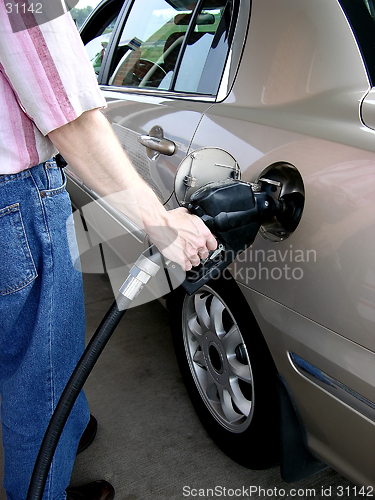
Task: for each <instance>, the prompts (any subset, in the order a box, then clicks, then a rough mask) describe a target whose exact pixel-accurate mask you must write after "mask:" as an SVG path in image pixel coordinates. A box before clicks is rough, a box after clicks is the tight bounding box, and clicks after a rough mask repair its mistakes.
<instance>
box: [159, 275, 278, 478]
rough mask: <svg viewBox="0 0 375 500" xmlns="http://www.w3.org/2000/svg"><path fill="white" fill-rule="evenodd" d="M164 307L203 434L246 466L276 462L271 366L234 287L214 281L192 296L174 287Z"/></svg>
mask: <svg viewBox="0 0 375 500" xmlns="http://www.w3.org/2000/svg"><path fill="white" fill-rule="evenodd" d="M228 277H229V275H227V278H228ZM167 306H168V310H169V312H170V317H171V327H172V334H173V343H174V347H175V352H176V356H177V361H178V364H179V367H180V371H181V374H182V377H183V380H184V383H185V385H186V388H187V391H188V394H189V396H190V398H191V401H192V403H193V406H194V408H195V410H196V412H197V414H198V416H199V418H200V420H201V421H202V423H203V425H204V427H205V429H206V431H207V432H208V434H209V435H210V436H211V438H212V439H213V440H214V441H215V442H216V444H217V445H218V446H219V447H220V448H221V449H222V450H223V451H224V452H225V453H226V454H227V455H228V456H229V457H231V458H232V459H233V460H235V461H236V462H238V463H239V464H241V465H243V466H245V467H249V468H252V469H261V468H266V467H269V466H271V465H274V464H276V463H277V461H278V454H279V424H278V404H277V393H276V370H275V367H274V364H273V361H272V358H271V356H270V353H269V351H268V348H267V345H266V343H265V341H264V338H263V336H262V334H261V332H260V330H259V327H258V325H257V324H256V321H255V319H254V317H253V315H252V313H251V310H250V309H249V306H248V305H247V302H246V301H245V299H244V297H243V296H242V294H241V293H240V291H239V289H238V287H237V285H236V284H235V283H234V281H233V280H232V278H230V279H229V280H228V279H223V278H222V279H220V280H212V281H211V282H210V283H209V284H207V285H205V286H203V287H202V288H201V289H200V290H198V291H197V292H196V293H194V294H192V295H191V296H189V295H187V294H186V293H185V292H184V290H182V289H181V288H180V289H178V290H176V291H175V292H174V293H173V294H171V295H170V297H169V298H168V302H167Z"/></svg>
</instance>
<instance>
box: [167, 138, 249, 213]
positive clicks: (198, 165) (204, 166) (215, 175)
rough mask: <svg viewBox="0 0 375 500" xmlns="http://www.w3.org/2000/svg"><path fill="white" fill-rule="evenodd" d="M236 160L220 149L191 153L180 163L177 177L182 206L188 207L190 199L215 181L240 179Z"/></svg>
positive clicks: (176, 187) (210, 148)
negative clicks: (196, 192)
mask: <svg viewBox="0 0 375 500" xmlns="http://www.w3.org/2000/svg"><path fill="white" fill-rule="evenodd" d="M240 178H241V171H240V167H239V165H238V163H237V161H236V159H235V158H234V157H233V156H232V155H231V154H229V153H228V152H227V151H224V150H223V149H220V148H214V147H207V148H201V149H196V150H195V151H192V152H191V153H189V154H188V155H187V156H186V157H185V158H184V160H182V162H181V163H180V165H179V167H178V170H177V172H176V176H175V195H176V198H177V201H178V203H179V205H180V206H182V207H185V206H187V205H188V203H189V200H190V197H191V195H192V194H193V193H195V191H197V190H198V189H199V188H201V187H202V186H205V185H206V184H208V183H210V182H213V181H224V180H227V179H240Z"/></svg>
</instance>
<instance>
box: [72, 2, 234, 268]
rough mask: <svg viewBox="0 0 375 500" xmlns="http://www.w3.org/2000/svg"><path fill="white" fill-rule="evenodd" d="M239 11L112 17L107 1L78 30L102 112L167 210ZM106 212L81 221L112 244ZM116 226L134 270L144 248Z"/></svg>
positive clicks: (198, 6)
mask: <svg viewBox="0 0 375 500" xmlns="http://www.w3.org/2000/svg"><path fill="white" fill-rule="evenodd" d="M238 4H239V2H238V0H199V1H198V2H193V3H191V2H190V1H189V0H155V1H153V2H150V1H148V0H133V1H128V2H124V4H123V5H122V8H121V12H120V13H119V14H116V7H117V9H119V7H120V6H119V2H116V1H115V0H109V1H108V2H106V3H105V4H103V5H102V6H101V7H99V9H98V12H97V13H94V14H93V15H92V16H91V18H90V19H89V20H88V21H87V23H86V25H85V26H84V27H83V30H82V38H83V40H84V42H85V43H86V48H87V50H88V52H89V55H90V58H91V59H92V62H93V66H94V69H95V71H96V73H97V75H98V82H99V84H100V87H101V89H102V91H103V93H104V96H105V98H106V100H107V104H108V105H107V108H106V109H105V110H104V111H103V112H104V114H105V116H106V117H107V119H108V120H109V122H110V123H111V125H112V127H113V130H114V132H115V134H116V135H117V137H118V139H119V141H120V143H121V144H122V146H123V148H124V150H125V151H126V153H127V154H128V156H129V158H130V160H131V161H132V163H133V165H134V166H135V168H136V169H137V171H138V172H139V174H140V175H141V176H142V177H143V178H144V179H145V180H146V182H148V184H149V185H150V186H151V187H152V188H153V189H154V191H155V192H156V193H157V195H158V196H159V198H160V199H161V200H162V201H163V203H165V204H166V205H167V206H168V207H169V208H171V207H173V206H175V205H176V202H175V200H174V198H173V197H172V193H173V189H174V178H175V173H176V170H177V168H178V166H179V164H180V162H181V161H182V160H183V159H184V157H185V156H186V154H187V153H188V150H189V146H190V143H191V140H192V137H193V135H194V133H195V131H196V129H197V127H198V124H199V122H200V120H201V118H202V116H203V115H204V113H205V111H206V110H207V109H208V108H209V107H210V106H212V104H213V103H214V102H215V101H216V96H217V93H218V89H219V85H220V82H221V78H222V73H223V69H224V66H225V63H226V61H227V59H228V56H229V54H230V46H231V45H230V44H231V40H232V35H233V32H234V29H235V26H236V23H237V20H238V18H239V16H238ZM116 15H117V17H116ZM106 19H107V20H106ZM111 25H112V31H111V34H109V33H107V31H108V29H107V27H110V26H111ZM232 76H233V75H232ZM72 175H74V172H72ZM77 182H78V183H79V180H78V179H77V178H75V184H76V186H77ZM76 186H74V187H73V188H72V189H71V191H73V190H74V189H75V187H76ZM85 188H86V191H87V190H89V189H90V187H89V186H86V187H85ZM75 192H76V198H77V189H75ZM91 194H92V193H91ZM94 197H95V195H94ZM73 201H74V196H73ZM80 203H81V202H80ZM80 203H78V204H80ZM99 203H101V204H102V205H103V203H102V202H101V201H100V202H99ZM102 208H103V207H102ZM109 211H110V209H109V208H108V207H104V211H103V210H102V211H99V212H100V213H101V215H100V217H99V215H98V210H97V209H95V215H91V217H90V214H89V213H88V212H89V211H88V210H86V214H87V215H86V219H87V217H88V218H89V219H91V223H92V225H93V226H95V228H96V230H97V232H99V233H100V234H101V238H104V239H106V240H109V239H111V238H110V235H109V234H108V228H109V227H111V224H110V223H109V221H108V217H107V215H106V214H107V212H109ZM116 218H117V220H119V219H121V221H120V222H121V224H122V225H123V226H126V227H127V229H126V230H127V231H128V232H129V233H131V234H132V235H133V236H135V237H136V242H135V243H134V241H132V242H129V241H128V243H127V244H124V243H123V242H121V243H119V241H120V240H121V239H120V240H119V238H117V239H116V241H114V240H113V238H112V240H113V241H112V243H111V245H110V246H111V248H112V250H114V251H115V253H116V254H117V257H119V258H120V260H123V261H125V262H127V263H131V262H134V261H135V260H136V258H137V257H138V256H139V253H140V251H142V249H141V248H140V247H141V246H144V245H146V241H141V240H142V237H141V235H140V234H139V233H137V231H135V230H134V227H133V226H132V224H131V223H129V222H126V221H125V220H124V217H123V216H120V217H119V216H117V217H116ZM112 221H113V219H112V217H111V220H110V222H111V223H112ZM86 222H88V223H90V220H89V221H86ZM111 231H112V229H111ZM136 233H137V234H136ZM103 235H104V236H103ZM107 260H111V259H109V258H107ZM114 265H115V264H113V263H112V264H110V266H111V267H113V266H114ZM116 265H117V264H116ZM107 268H108V265H107Z"/></svg>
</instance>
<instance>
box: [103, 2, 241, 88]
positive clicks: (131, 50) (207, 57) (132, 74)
mask: <svg viewBox="0 0 375 500" xmlns="http://www.w3.org/2000/svg"><path fill="white" fill-rule="evenodd" d="M234 3H235V1H234V0H204V1H202V0H200V1H198V2H193V3H192V2H191V0H154V1H153V2H150V1H149V0H135V2H134V3H133V6H132V8H131V11H130V13H129V15H128V18H127V20H126V23H125V26H124V28H123V31H122V33H121V36H120V39H119V42H118V44H117V47H116V51H115V53H114V58H113V62H112V69H111V76H110V79H109V84H110V85H114V86H125V87H136V88H152V89H159V90H173V91H176V92H184V93H187V92H188V93H190V92H194V93H203V94H210V95H212V94H214V92H216V91H217V88H218V84H219V81H220V77H221V73H222V69H223V66H224V63H225V60H226V57H227V53H228V40H229V38H230V37H229V36H228V34H229V31H230V30H231V29H232V27H233V22H232V21H233V12H234V10H233V4H234ZM223 40H225V43H223ZM219 53H220V54H219ZM209 67H210V68H211V70H210V71H209V72H208V68H209ZM208 73H210V77H209V78H207V74H208ZM205 75H206V77H205ZM208 82H209V83H208Z"/></svg>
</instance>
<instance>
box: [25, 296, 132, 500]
mask: <svg viewBox="0 0 375 500" xmlns="http://www.w3.org/2000/svg"><path fill="white" fill-rule="evenodd" d="M131 302H132V301H131V300H130V299H128V298H126V297H124V296H123V295H120V297H118V298H117V300H116V301H115V302H114V303H113V304H112V305H111V307H110V308H109V309H108V311H107V313H106V315H105V316H104V318H103V320H102V322H101V323H100V325H99V326H98V328H97V330H96V332H95V333H94V335H93V337H92V338H91V340H90V342H89V344H88V346H87V347H86V349H85V351H84V353H83V354H82V356H81V358H80V360H79V361H78V363H77V366H76V367H75V369H74V371H73V373H72V375H71V377H70V379H69V381H68V383H67V385H66V387H65V389H64V391H63V393H62V394H61V397H60V399H59V402H58V403H57V406H56V408H55V411H54V413H53V415H52V418H51V421H50V423H49V425H48V427H47V430H46V433H45V435H44V438H43V441H42V445H41V447H40V450H39V453H38V458H37V460H36V462H35V466H34V470H33V474H32V476H31V480H30V485H29V489H28V492H27V497H26V500H40V499H41V498H42V496H43V492H44V488H45V484H46V481H47V476H48V472H49V468H50V466H51V462H52V459H53V456H54V454H55V450H56V447H57V444H58V442H59V439H60V436H61V433H62V431H63V429H64V426H65V423H66V421H67V419H68V417H69V414H70V412H71V410H72V408H73V406H74V403H75V401H76V399H77V397H78V395H79V393H80V391H81V389H82V387H83V385H84V383H85V382H86V380H87V377H88V376H89V374H90V372H91V370H92V369H93V368H94V365H95V363H96V361H97V360H98V358H99V356H100V354H101V353H102V351H103V349H104V347H105V346H106V344H107V342H108V340H109V339H110V338H111V335H112V333H113V332H114V331H115V329H116V327H117V325H118V324H119V322H120V320H121V318H122V317H123V315H124V314H125V312H126V310H127V308H128V307H129V305H130V304H131Z"/></svg>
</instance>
